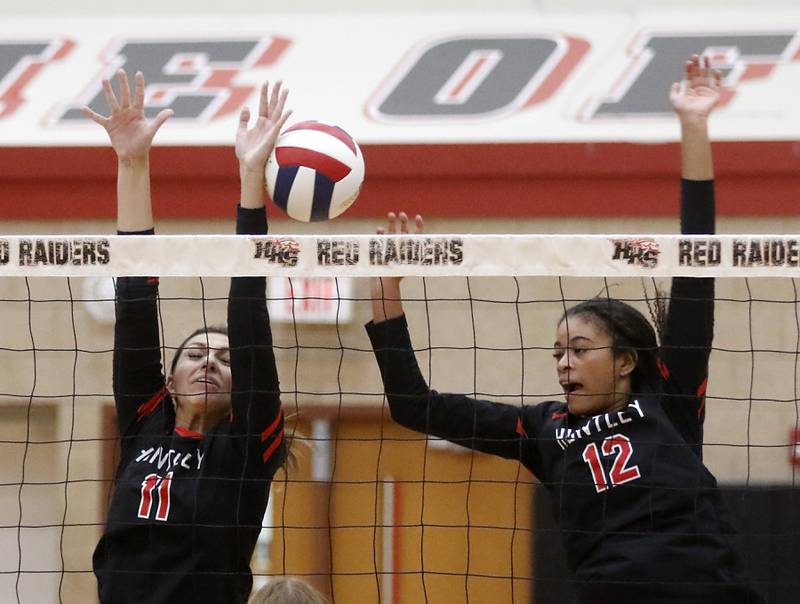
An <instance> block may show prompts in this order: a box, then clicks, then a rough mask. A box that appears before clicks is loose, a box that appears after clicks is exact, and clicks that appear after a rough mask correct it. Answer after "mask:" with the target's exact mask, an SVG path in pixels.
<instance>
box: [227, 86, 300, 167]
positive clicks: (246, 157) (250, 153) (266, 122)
mask: <svg viewBox="0 0 800 604" xmlns="http://www.w3.org/2000/svg"><path fill="white" fill-rule="evenodd" d="M288 94H289V91H288V90H286V89H282V82H280V81H278V82H276V83H275V85H274V86H273V87H272V94H270V87H269V82H264V84H262V86H261V96H260V99H259V103H258V117H256V120H255V123H253V124H252V126H251V125H250V109H249V108H248V107H245V108H243V109H242V111H241V113H240V114H239V128H238V130H237V131H236V157H237V159H238V160H239V164H240V166H241V167H242V168H244V169H247V170H252V171H257V172H261V173H263V172H264V167H265V166H266V165H267V159H269V155H270V153H272V149H273V148H274V147H275V141H276V140H277V139H278V134H280V131H281V128H283V125H284V124H285V123H286V120H287V119H289V116H290V115H291V114H292V112H291V111H286V109H285V106H286V97H287V96H288Z"/></svg>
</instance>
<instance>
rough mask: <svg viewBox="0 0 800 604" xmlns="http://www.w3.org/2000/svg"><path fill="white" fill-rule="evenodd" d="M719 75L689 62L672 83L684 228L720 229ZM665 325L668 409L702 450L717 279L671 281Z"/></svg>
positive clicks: (700, 61) (703, 62)
mask: <svg viewBox="0 0 800 604" xmlns="http://www.w3.org/2000/svg"><path fill="white" fill-rule="evenodd" d="M719 90H720V74H719V72H717V71H715V70H713V69H711V67H710V65H709V61H708V59H707V58H701V57H698V56H696V55H695V56H693V57H692V58H691V59H690V60H689V61H687V62H686V66H685V73H684V79H683V81H682V82H681V83H676V84H673V85H672V89H671V90H670V101H671V102H672V106H673V107H674V109H675V113H676V114H677V116H678V119H679V120H680V127H681V232H682V233H684V234H713V233H714V232H715V229H716V225H715V222H716V216H715V200H714V180H713V178H714V168H713V164H712V159H711V142H710V139H709V135H708V118H709V116H710V115H711V112H712V111H713V109H714V107H715V106H716V105H717V103H718V102H719ZM670 298H671V300H670V307H669V314H668V316H667V320H666V324H665V326H664V334H663V342H662V359H663V361H664V365H663V367H664V371H663V372H662V373H664V375H665V376H668V380H669V381H670V384H671V388H672V389H673V390H674V392H675V394H676V395H677V396H676V398H674V399H671V403H670V404H669V405H668V412H669V413H670V415H671V417H672V418H673V423H674V424H675V425H676V426H677V427H678V428H679V430H681V432H682V433H683V434H684V437H685V438H686V439H687V441H688V442H690V443H691V444H692V445H693V446H694V447H695V448H696V452H697V454H698V455H700V453H701V450H700V443H701V442H702V429H701V428H700V426H701V425H702V422H703V419H704V417H705V388H706V380H707V377H708V359H709V355H710V353H711V343H712V339H713V335H714V280H713V279H710V278H685V277H684V278H680V277H676V278H674V279H673V280H672V290H671V296H670Z"/></svg>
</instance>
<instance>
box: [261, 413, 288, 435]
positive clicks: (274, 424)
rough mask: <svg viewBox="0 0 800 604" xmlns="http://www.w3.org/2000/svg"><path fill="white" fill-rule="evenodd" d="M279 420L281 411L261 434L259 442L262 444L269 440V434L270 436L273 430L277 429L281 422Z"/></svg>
mask: <svg viewBox="0 0 800 604" xmlns="http://www.w3.org/2000/svg"><path fill="white" fill-rule="evenodd" d="M281 418H283V409H281V410H280V411H278V416H277V417H276V418H275V421H273V422H272V423H271V424H270V425H269V426H267V427H266V429H265V430H264V431H263V432H262V433H261V442H262V443H263V442H264V441H265V440H267V439H268V438H269V436H270V434H272V433H273V432H274V431H275V428H276V427H277V425H278V423H279V422H280V421H281Z"/></svg>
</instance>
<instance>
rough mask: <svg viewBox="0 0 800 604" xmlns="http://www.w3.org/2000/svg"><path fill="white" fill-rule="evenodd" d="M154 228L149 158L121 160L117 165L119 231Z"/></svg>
mask: <svg viewBox="0 0 800 604" xmlns="http://www.w3.org/2000/svg"><path fill="white" fill-rule="evenodd" d="M152 228H153V209H152V203H151V199H150V162H149V160H148V158H147V157H146V156H145V157H141V158H136V159H120V160H119V161H118V163H117V230H119V231H129V232H137V231H146V230H148V229H152Z"/></svg>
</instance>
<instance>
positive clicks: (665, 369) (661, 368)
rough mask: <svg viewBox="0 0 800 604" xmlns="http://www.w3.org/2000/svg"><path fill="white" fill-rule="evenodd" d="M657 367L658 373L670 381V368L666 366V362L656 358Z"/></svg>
mask: <svg viewBox="0 0 800 604" xmlns="http://www.w3.org/2000/svg"><path fill="white" fill-rule="evenodd" d="M656 365H657V366H658V371H659V373H660V374H661V377H663V378H664V379H665V380H668V379H669V367H667V366H666V365H665V364H664V361H662V360H661V358H660V357H656Z"/></svg>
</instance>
